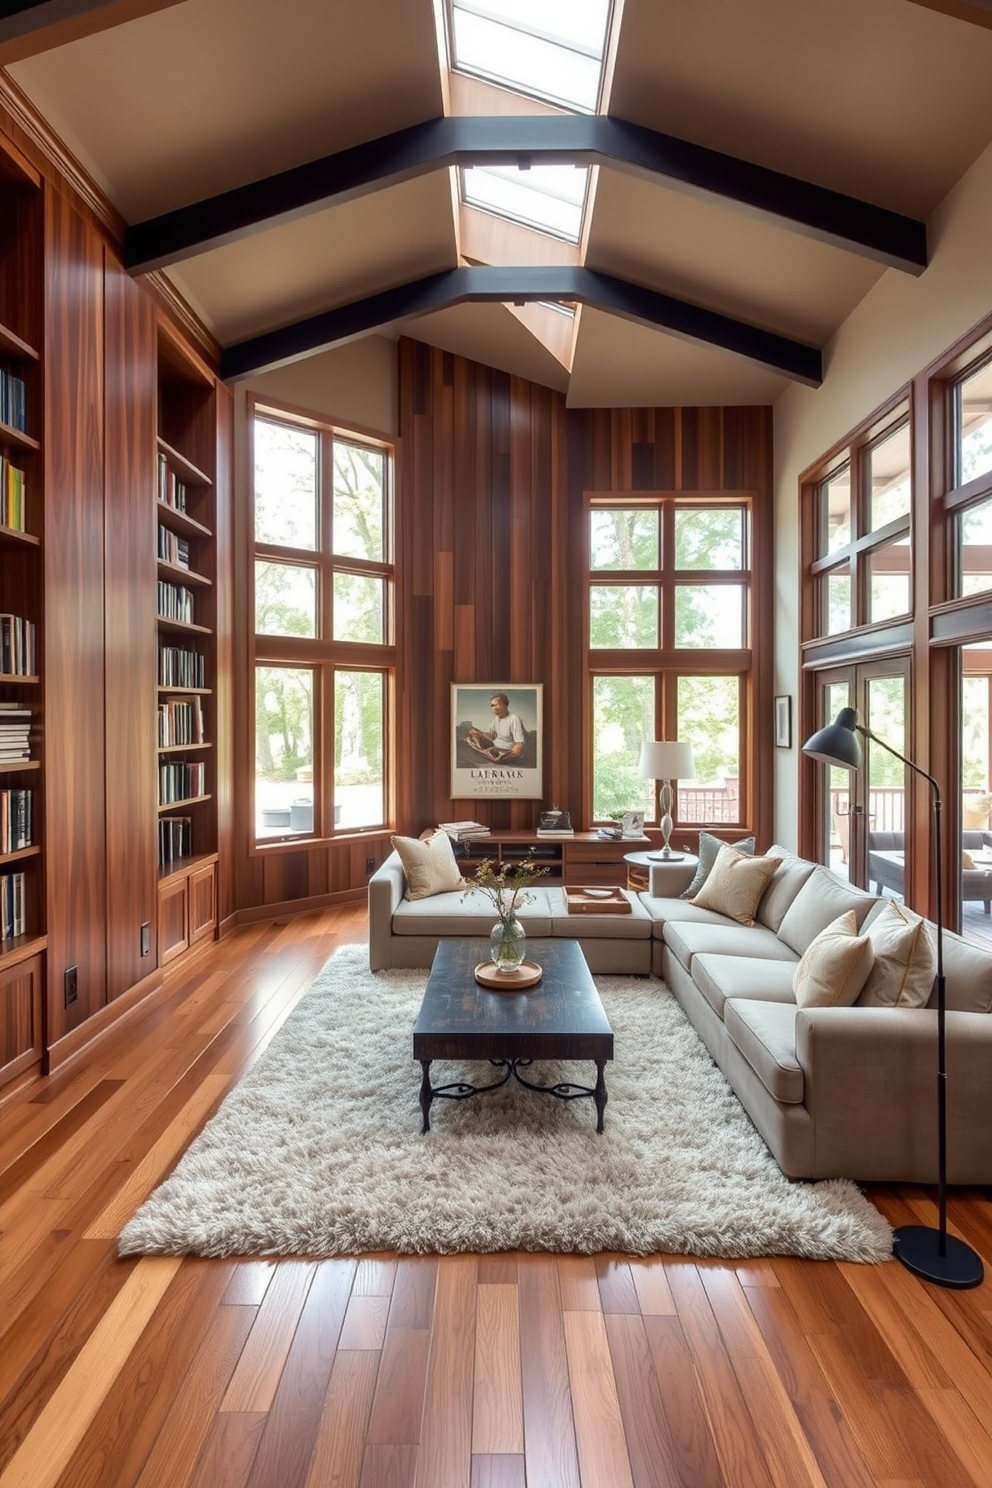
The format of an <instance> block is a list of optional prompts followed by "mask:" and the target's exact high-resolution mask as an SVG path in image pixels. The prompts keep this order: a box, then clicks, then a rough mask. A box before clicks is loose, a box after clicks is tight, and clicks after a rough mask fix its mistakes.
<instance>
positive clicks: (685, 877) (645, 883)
mask: <svg viewBox="0 0 992 1488" xmlns="http://www.w3.org/2000/svg"><path fill="white" fill-rule="evenodd" d="M623 860H624V862H625V863H626V864H627V887H628V889H635V890H637V891H638V892H640V893H646V892H647V891H648V890H650V892H651V893H652V894H653V895H654V896H655V897H656V898H659V899H677V898H678V896H679V894H681V892H682V890H683V889H687V888H688V887H689V885H690V884H691V883H692V880H693V878H694V877H695V873H696V869H697V867H698V866H699V859H698V857H696V855H695V854H694V853H683V855H682V857H681V858H677V859H676V860H675V861H674V862H666V861H665V859H664V858H663V857H662V856H661V854H660V853H658V852H630V853H624V855H623Z"/></svg>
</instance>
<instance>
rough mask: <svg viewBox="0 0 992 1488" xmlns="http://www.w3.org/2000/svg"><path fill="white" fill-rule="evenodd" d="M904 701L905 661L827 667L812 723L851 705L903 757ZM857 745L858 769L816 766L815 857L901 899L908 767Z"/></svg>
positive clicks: (864, 744) (856, 880)
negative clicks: (861, 757) (859, 750)
mask: <svg viewBox="0 0 992 1488" xmlns="http://www.w3.org/2000/svg"><path fill="white" fill-rule="evenodd" d="M908 703H909V660H908V658H899V659H897V660H895V661H885V662H870V663H861V664H857V665H852V666H847V667H831V668H830V669H829V671H823V672H821V673H820V674H819V675H818V678H817V725H816V726H817V728H821V727H822V726H823V725H824V724H826V723H831V722H832V721H833V720H834V719H835V718H836V717H837V714H838V713H839V712H840V710H841V708H848V707H851V708H857V710H858V716H859V721H860V722H861V723H862V724H864V725H865V727H867V728H869V729H871V731H872V733H874V734H877V735H878V737H879V738H880V739H884V740H885V742H886V743H887V744H891V745H892V748H893V749H897V750H898V751H899V752H900V754H908V749H907V738H906V723H907V717H908V711H909V710H908ZM861 743H862V748H863V750H864V767H863V768H862V769H861V770H843V769H837V768H833V767H828V766H826V765H821V766H820V767H819V770H818V772H817V778H816V783H815V792H816V815H817V821H818V828H819V829H818V832H817V842H818V844H819V853H818V856H819V860H820V861H821V862H822V863H824V864H825V865H826V866H827V867H828V868H829V869H830V870H831V871H832V872H833V873H836V874H837V876H838V877H839V878H844V879H847V880H848V881H849V882H850V883H853V884H857V885H858V886H859V887H860V888H870V889H871V890H872V892H874V893H883V894H886V895H889V896H891V897H894V898H902V897H903V893H904V882H905V872H906V843H907V834H906V799H907V796H906V791H907V774H908V772H907V771H906V768H905V766H904V765H902V764H900V762H899V761H898V760H897V759H895V758H894V757H893V756H892V755H891V754H890V753H889V752H888V750H886V749H883V748H881V747H880V746H879V745H877V744H874V743H873V742H872V740H870V739H862V741H861Z"/></svg>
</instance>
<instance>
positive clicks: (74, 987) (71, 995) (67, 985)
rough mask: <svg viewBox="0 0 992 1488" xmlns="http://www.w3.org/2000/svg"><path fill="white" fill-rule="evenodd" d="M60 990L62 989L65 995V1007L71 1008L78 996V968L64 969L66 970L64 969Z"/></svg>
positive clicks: (69, 967) (68, 967)
mask: <svg viewBox="0 0 992 1488" xmlns="http://www.w3.org/2000/svg"><path fill="white" fill-rule="evenodd" d="M62 988H63V991H64V994H65V1005H66V1007H72V1004H73V1003H74V1002H75V1001H76V998H77V997H78V996H79V967H78V966H67V967H66V969H65V975H64V976H63V978H62Z"/></svg>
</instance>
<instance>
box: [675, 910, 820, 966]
mask: <svg viewBox="0 0 992 1488" xmlns="http://www.w3.org/2000/svg"><path fill="white" fill-rule="evenodd" d="M662 933H663V936H664V941H665V944H666V945H667V946H669V947H670V948H671V950H672V952H673V954H674V955H675V956H676V957H677V958H678V960H679V961H680V962H681V963H682V965H683V966H684V967H685V969H686V971H688V972H691V971H692V961H693V957H694V956H697V955H701V954H707V953H708V954H710V955H714V956H757V957H758V958H759V959H765V960H768V961H788V963H789V966H790V970H791V968H792V967H794V966H795V964H796V962H797V961H798V960H799V957H798V956H797V955H796V954H795V952H794V951H791V950H790V949H789V947H788V946H787V945H783V944H782V942H781V941H780V940H779V938H778V936H777V935H773V934H772V932H771V931H770V930H766V929H765V927H764V926H763V925H738V924H735V922H734V921H733V920H728V919H726V918H723V919H721V921H720V923H719V924H715V925H714V924H702V925H701V924H697V923H693V922H692V921H690V920H668V921H667V922H666V924H665V927H664V931H663V932H662Z"/></svg>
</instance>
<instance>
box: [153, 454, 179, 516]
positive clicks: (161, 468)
mask: <svg viewBox="0 0 992 1488" xmlns="http://www.w3.org/2000/svg"><path fill="white" fill-rule="evenodd" d="M158 499H159V501H162V502H164V503H165V505H166V506H171V507H172V509H173V511H179V512H184V511H185V510H186V487H185V486H184V485H183V483H182V481H181V480H179V478H178V477H177V475H176V472H175V471H174V470H171V469H170V468H169V462H168V460H167V459H166V457H165V455H159V457H158Z"/></svg>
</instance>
